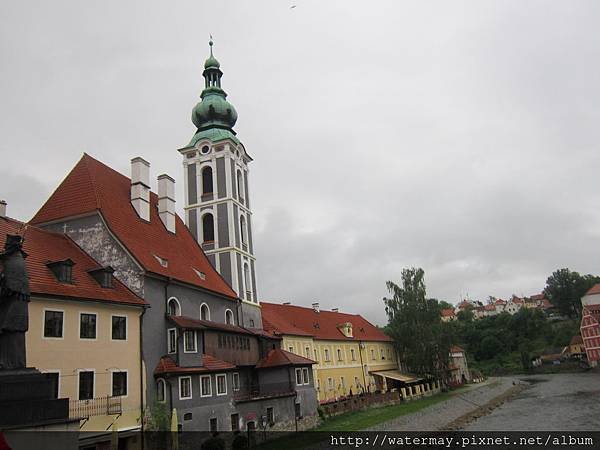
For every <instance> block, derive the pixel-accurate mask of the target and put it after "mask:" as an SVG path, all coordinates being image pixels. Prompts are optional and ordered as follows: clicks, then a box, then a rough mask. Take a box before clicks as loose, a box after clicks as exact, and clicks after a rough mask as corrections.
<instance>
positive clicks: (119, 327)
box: [111, 316, 127, 341]
mask: <svg viewBox="0 0 600 450" xmlns="http://www.w3.org/2000/svg"><path fill="white" fill-rule="evenodd" d="M111 321H112V323H111V337H112V340H113V341H124V340H126V339H127V316H111Z"/></svg>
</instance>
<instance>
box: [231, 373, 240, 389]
mask: <svg viewBox="0 0 600 450" xmlns="http://www.w3.org/2000/svg"><path fill="white" fill-rule="evenodd" d="M231 389H233V390H234V391H239V390H240V374H239V373H238V372H233V373H232V374H231Z"/></svg>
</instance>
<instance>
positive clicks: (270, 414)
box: [267, 407, 275, 425]
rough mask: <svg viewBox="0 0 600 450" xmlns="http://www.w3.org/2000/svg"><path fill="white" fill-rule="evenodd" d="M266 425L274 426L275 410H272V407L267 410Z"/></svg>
mask: <svg viewBox="0 0 600 450" xmlns="http://www.w3.org/2000/svg"><path fill="white" fill-rule="evenodd" d="M267 423H268V424H269V425H274V424H275V410H274V409H273V407H268V408H267Z"/></svg>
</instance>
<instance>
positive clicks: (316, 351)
mask: <svg viewBox="0 0 600 450" xmlns="http://www.w3.org/2000/svg"><path fill="white" fill-rule="evenodd" d="M315 361H316V362H319V352H318V350H317V349H316V348H315Z"/></svg>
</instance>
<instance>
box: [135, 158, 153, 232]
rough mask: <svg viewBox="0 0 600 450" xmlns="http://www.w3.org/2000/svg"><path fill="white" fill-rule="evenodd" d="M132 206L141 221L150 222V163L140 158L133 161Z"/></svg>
mask: <svg viewBox="0 0 600 450" xmlns="http://www.w3.org/2000/svg"><path fill="white" fill-rule="evenodd" d="M131 204H132V205H133V207H134V209H135V211H136V212H137V214H138V216H140V218H141V219H144V220H147V221H150V163H149V162H148V161H146V160H145V159H143V158H140V157H139V156H138V157H136V158H133V159H132V160H131Z"/></svg>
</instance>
